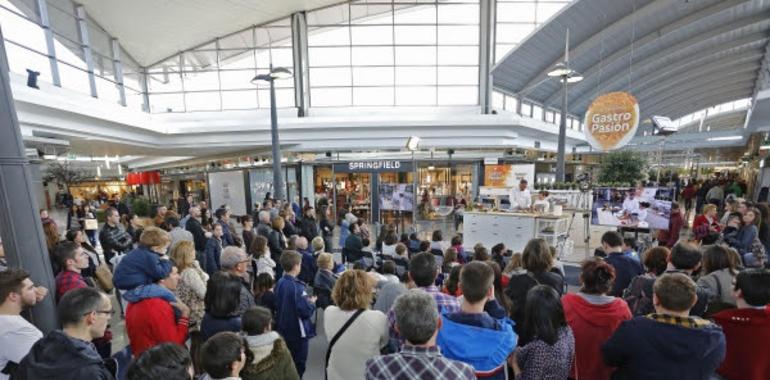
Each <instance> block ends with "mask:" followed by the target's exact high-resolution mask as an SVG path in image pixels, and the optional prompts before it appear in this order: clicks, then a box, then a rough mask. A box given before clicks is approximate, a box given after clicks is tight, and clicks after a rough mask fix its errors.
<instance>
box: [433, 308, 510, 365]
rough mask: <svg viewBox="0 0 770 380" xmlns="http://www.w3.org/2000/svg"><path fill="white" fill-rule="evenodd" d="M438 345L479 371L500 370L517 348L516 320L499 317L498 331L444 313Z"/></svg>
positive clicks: (447, 354)
mask: <svg viewBox="0 0 770 380" xmlns="http://www.w3.org/2000/svg"><path fill="white" fill-rule="evenodd" d="M441 322H442V326H441V329H440V330H439V333H438V338H437V340H436V344H437V345H438V346H439V347H440V348H441V353H442V354H443V355H444V356H446V357H447V358H449V359H454V360H459V361H462V362H463V363H467V364H469V365H471V366H472V367H473V368H474V370H475V371H476V372H477V373H478V372H491V371H496V370H497V369H498V368H499V367H500V366H501V365H502V364H504V363H505V361H506V358H508V356H509V355H510V354H511V352H512V351H513V349H514V348H515V347H516V342H517V341H518V337H517V336H516V333H515V332H513V325H514V323H513V321H511V320H510V319H508V318H501V319H498V320H497V328H496V329H495V330H492V329H486V328H483V327H477V326H471V325H465V324H461V323H457V322H454V321H452V320H450V319H449V318H446V316H441Z"/></svg>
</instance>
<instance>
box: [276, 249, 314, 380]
mask: <svg viewBox="0 0 770 380" xmlns="http://www.w3.org/2000/svg"><path fill="white" fill-rule="evenodd" d="M279 261H280V262H281V267H283V270H284V273H283V277H281V279H280V280H278V283H277V284H276V285H275V298H276V301H275V306H276V315H277V317H276V320H275V329H276V331H278V332H279V333H280V334H281V336H282V337H283V339H284V340H285V341H286V345H287V346H288V347H289V351H291V357H292V359H293V360H294V365H295V366H296V367H297V372H298V373H299V376H300V378H301V377H302V374H303V373H305V363H306V362H307V353H308V342H309V341H310V338H312V337H314V336H315V326H313V324H312V323H311V321H310V318H311V316H312V315H313V312H314V311H315V301H316V297H315V296H313V297H308V295H307V292H305V283H304V282H302V281H300V280H299V279H297V275H299V272H300V270H301V263H302V256H301V255H300V254H299V253H297V252H295V251H289V250H285V251H283V253H282V254H281V258H280V260H279Z"/></svg>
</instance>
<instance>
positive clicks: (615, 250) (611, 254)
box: [602, 231, 644, 296]
mask: <svg viewBox="0 0 770 380" xmlns="http://www.w3.org/2000/svg"><path fill="white" fill-rule="evenodd" d="M602 249H603V250H604V252H605V253H606V254H607V258H606V260H607V262H608V263H609V264H610V265H612V266H613V267H614V268H615V282H614V283H613V285H612V290H611V291H610V293H609V294H610V295H612V296H622V295H623V289H626V288H627V287H628V284H630V283H631V279H633V278H634V277H636V276H638V275H640V274H643V273H644V268H642V264H640V263H639V261H637V260H634V259H632V258H630V257H628V256H626V255H625V254H623V238H622V237H621V236H620V234H619V233H617V232H615V231H607V232H605V233H604V235H602Z"/></svg>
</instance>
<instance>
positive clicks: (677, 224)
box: [658, 202, 684, 248]
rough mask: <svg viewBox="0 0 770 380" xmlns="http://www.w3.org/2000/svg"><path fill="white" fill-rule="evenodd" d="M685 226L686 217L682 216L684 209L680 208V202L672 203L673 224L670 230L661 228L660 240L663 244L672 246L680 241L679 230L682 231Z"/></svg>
mask: <svg viewBox="0 0 770 380" xmlns="http://www.w3.org/2000/svg"><path fill="white" fill-rule="evenodd" d="M683 226H684V217H683V216H682V210H680V208H679V203H676V202H674V203H672V204H671V225H670V226H669V228H668V230H660V232H659V233H658V241H659V242H660V244H661V245H665V246H666V247H668V248H671V247H673V246H674V244H676V242H678V241H679V232H680V231H682V227H683Z"/></svg>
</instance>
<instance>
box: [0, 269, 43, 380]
mask: <svg viewBox="0 0 770 380" xmlns="http://www.w3.org/2000/svg"><path fill="white" fill-rule="evenodd" d="M47 293H48V290H47V289H46V288H44V287H35V284H33V283H32V281H31V280H30V279H29V273H27V272H26V271H25V270H23V269H9V270H7V271H4V272H0V302H2V303H0V380H7V379H9V373H10V371H11V368H12V367H14V366H16V365H18V364H19V363H20V362H21V359H22V358H24V357H25V356H26V355H27V354H28V353H29V350H30V348H32V345H33V344H35V342H37V341H38V340H40V338H42V337H43V333H42V332H40V330H38V329H37V327H35V326H33V325H32V324H31V323H29V322H27V320H26V319H24V318H23V317H22V316H21V315H19V314H21V312H22V310H24V309H27V308H30V307H32V306H34V305H35V304H36V303H37V302H39V301H41V300H42V299H43V298H44V297H45V295H46V294H47Z"/></svg>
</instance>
